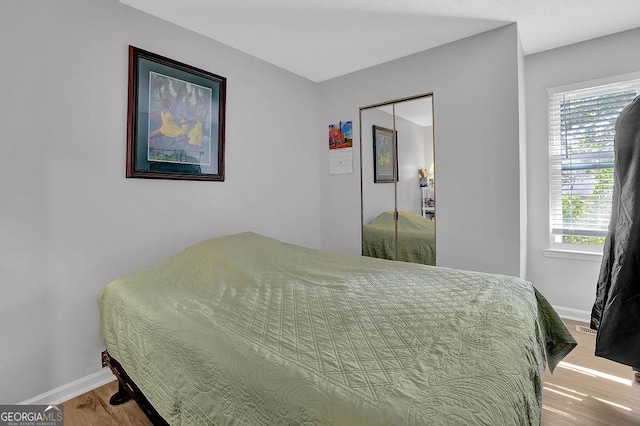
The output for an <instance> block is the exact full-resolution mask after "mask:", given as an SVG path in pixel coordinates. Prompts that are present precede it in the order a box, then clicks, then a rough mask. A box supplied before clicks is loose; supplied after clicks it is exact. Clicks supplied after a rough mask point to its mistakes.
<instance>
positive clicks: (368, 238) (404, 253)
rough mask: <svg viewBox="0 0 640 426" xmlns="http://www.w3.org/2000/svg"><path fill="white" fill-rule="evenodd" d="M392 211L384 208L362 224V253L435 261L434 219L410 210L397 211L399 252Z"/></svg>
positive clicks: (373, 255) (415, 261)
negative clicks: (369, 220)
mask: <svg viewBox="0 0 640 426" xmlns="http://www.w3.org/2000/svg"><path fill="white" fill-rule="evenodd" d="M395 227H396V224H395V220H394V219H393V212H392V211H388V212H383V213H381V214H379V215H378V216H377V217H376V218H375V219H373V220H372V221H371V222H370V223H367V224H364V225H363V226H362V254H363V255H365V256H370V257H377V258H380V259H389V260H401V261H403V262H412V263H422V264H424V265H435V264H436V238H435V222H434V221H432V220H429V219H425V218H424V217H422V216H420V215H418V214H415V213H409V212H403V211H399V212H398V255H397V258H396V254H395V252H396V247H395V239H396V236H395V235H396V229H395Z"/></svg>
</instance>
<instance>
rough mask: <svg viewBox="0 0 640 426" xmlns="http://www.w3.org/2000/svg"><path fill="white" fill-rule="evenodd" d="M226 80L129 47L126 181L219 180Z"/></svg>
mask: <svg viewBox="0 0 640 426" xmlns="http://www.w3.org/2000/svg"><path fill="white" fill-rule="evenodd" d="M226 86H227V79H226V78H224V77H221V76H219V75H216V74H213V73H211V72H208V71H205V70H202V69H199V68H195V67H192V66H190V65H187V64H183V63H181V62H177V61H174V60H173V59H169V58H166V57H164V56H160V55H158V54H155V53H151V52H148V51H146V50H142V49H139V48H137V47H134V46H129V105H128V113H127V177H128V178H146V179H184V180H211V181H219V182H222V181H224V133H225V99H226Z"/></svg>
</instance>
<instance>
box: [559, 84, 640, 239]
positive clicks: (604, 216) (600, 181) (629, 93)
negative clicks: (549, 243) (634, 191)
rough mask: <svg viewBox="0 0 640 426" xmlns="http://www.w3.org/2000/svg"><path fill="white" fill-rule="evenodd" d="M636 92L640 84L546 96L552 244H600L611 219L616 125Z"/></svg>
mask: <svg viewBox="0 0 640 426" xmlns="http://www.w3.org/2000/svg"><path fill="white" fill-rule="evenodd" d="M638 93H640V80H632V81H627V82H624V83H616V84H608V85H605V86H598V87H592V88H587V89H581V90H572V91H568V92H562V93H553V94H550V96H549V145H550V178H551V187H550V188H551V194H550V196H551V200H550V201H551V203H550V207H551V212H550V218H551V233H552V236H553V241H554V242H555V243H568V244H591V245H593V244H596V245H597V244H603V243H604V237H605V235H606V231H607V227H608V225H609V218H610V215H611V196H612V193H613V159H614V154H613V138H614V127H615V122H616V119H617V118H618V115H619V114H620V111H622V109H623V108H624V107H625V106H626V105H628V104H629V103H631V101H633V99H634V98H635V97H636V96H637V95H638Z"/></svg>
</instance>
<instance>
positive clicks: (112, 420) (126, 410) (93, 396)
mask: <svg viewBox="0 0 640 426" xmlns="http://www.w3.org/2000/svg"><path fill="white" fill-rule="evenodd" d="M114 378H115V377H114ZM117 390H118V384H117V382H116V381H113V382H111V383H107V384H106V385H104V386H101V387H99V388H97V389H94V390H92V391H90V392H87V393H85V394H82V395H80V396H78V397H76V398H73V399H71V400H69V401H67V402H65V403H64V424H65V426H98V425H99V426H112V425H113V426H115V425H118V426H120V425H122V426H134V425H135V426H151V422H150V421H149V419H147V416H145V415H144V413H143V412H142V410H140V407H138V404H136V403H135V401H129V402H127V403H126V404H122V405H119V406H116V407H113V406H111V405H110V404H109V398H111V395H113V394H114V393H116V391H117Z"/></svg>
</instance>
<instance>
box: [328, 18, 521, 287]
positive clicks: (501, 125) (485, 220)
mask: <svg viewBox="0 0 640 426" xmlns="http://www.w3.org/2000/svg"><path fill="white" fill-rule="evenodd" d="M428 92H433V93H434V117H435V121H434V129H435V141H434V142H435V162H436V197H437V209H438V216H437V217H438V219H437V221H438V222H437V223H438V224H437V244H438V252H437V263H438V265H440V266H449V267H457V268H462V269H472V270H478V271H489V272H499V273H506V274H512V275H519V274H520V256H519V253H520V205H519V204H520V199H519V185H520V179H519V146H518V144H519V141H518V137H519V136H518V133H519V123H518V40H517V30H516V25H515V24H512V25H508V26H505V27H502V28H499V29H497V30H493V31H490V32H487V33H484V34H480V35H478V36H475V37H471V38H467V39H464V40H461V41H458V42H455V43H451V44H448V45H445V46H441V47H438V48H435V49H431V50H427V51H425V52H421V53H417V54H415V55H411V56H408V57H405V58H401V59H398V60H395V61H392V62H389V63H386V64H382V65H379V66H375V67H372V68H369V69H366V70H363V71H359V72H355V73H353V74H349V75H346V76H343V77H339V78H335V79H332V80H329V81H326V82H324V83H321V91H320V124H321V125H322V128H323V129H325V128H326V124H327V123H332V122H336V121H338V120H353V121H354V123H357V120H358V108H359V107H361V106H366V105H372V104H376V103H380V102H384V101H390V100H394V99H398V98H402V97H406V96H412V95H418V94H422V93H428ZM353 137H354V151H355V152H358V149H359V133H358V126H356V125H354V135H353ZM327 151H328V150H327V149H326V147H325V146H324V144H323V145H322V149H321V150H320V176H321V185H322V199H323V207H322V232H321V235H322V247H323V248H325V249H331V250H337V251H342V252H349V253H360V232H361V231H360V196H359V195H360V174H359V173H360V170H359V161H358V157H357V156H354V173H353V174H351V175H332V176H330V175H329V174H328V165H327V162H328V153H327ZM365 161H367V159H365ZM336 217H340V220H339V221H338V220H335V218H336Z"/></svg>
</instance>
